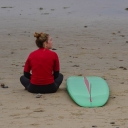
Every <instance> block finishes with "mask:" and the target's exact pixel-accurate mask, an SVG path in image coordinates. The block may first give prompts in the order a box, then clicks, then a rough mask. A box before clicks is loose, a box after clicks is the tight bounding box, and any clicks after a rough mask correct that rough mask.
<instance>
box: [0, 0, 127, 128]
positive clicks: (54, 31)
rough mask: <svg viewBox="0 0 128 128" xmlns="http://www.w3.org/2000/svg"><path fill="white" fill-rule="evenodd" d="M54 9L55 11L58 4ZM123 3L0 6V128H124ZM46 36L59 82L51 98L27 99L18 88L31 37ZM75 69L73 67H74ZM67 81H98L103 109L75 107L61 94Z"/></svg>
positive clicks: (15, 3) (6, 3) (29, 95)
mask: <svg viewBox="0 0 128 128" xmlns="http://www.w3.org/2000/svg"><path fill="white" fill-rule="evenodd" d="M56 3H58V4H59V6H57V4H56ZM126 3H127V1H126V0H123V2H122V1H121V3H120V1H119V0H118V1H115V0H114V1H112V2H111V1H110V0H108V1H107V2H105V1H104V2H103V1H101V0H97V1H86V2H85V1H84V0H81V2H80V1H78V0H74V1H73V0H70V1H68V0H66V1H62V0H61V1H60V2H59V1H58V0H55V1H54V2H53V1H50V3H49V2H46V1H45V3H43V2H41V0H39V1H38V2H36V1H35V0H32V1H27V2H23V1H20V0H17V1H16V0H14V1H13V2H12V1H9V0H5V1H3V2H0V19H1V20H0V67H1V68H0V83H4V84H5V85H6V86H8V87H9V88H0V108H1V112H0V127H1V128H8V127H9V128H14V127H16V128H24V127H27V128H34V127H36V128H42V127H44V128H49V127H53V128H60V127H62V128H91V127H97V128H103V127H104V128H108V127H109V128H127V126H128V116H127V111H128V103H127V97H128V77H127V76H128V70H127V69H128V55H127V54H128V50H127V49H128V22H127V21H128V18H127V17H128V16H127V15H128V11H127V10H125V8H127V5H126ZM35 31H37V32H40V31H43V32H46V33H49V34H50V35H51V36H52V38H53V42H54V46H53V47H54V48H55V49H56V50H55V51H56V52H57V53H58V55H59V58H60V64H61V73H62V74H63V75H64V81H63V83H62V85H61V86H60V89H59V90H58V91H57V93H55V94H43V95H42V97H41V98H36V94H32V93H28V92H27V91H26V90H24V88H23V87H22V85H21V84H20V82H19V78H20V76H21V75H22V74H23V65H24V62H25V60H26V58H27V56H28V54H29V53H30V52H31V51H32V50H35V49H37V47H36V45H35V43H34V41H35V38H34V37H33V34H34V32H35ZM74 65H77V67H76V66H74ZM72 75H83V76H100V77H102V78H104V79H105V80H106V81H107V83H108V85H109V88H110V98H109V100H108V102H107V104H105V106H103V107H99V108H82V107H79V106H77V105H76V104H75V103H74V102H73V101H72V100H71V98H70V97H69V95H68V93H67V91H66V79H67V78H68V77H69V76H72Z"/></svg>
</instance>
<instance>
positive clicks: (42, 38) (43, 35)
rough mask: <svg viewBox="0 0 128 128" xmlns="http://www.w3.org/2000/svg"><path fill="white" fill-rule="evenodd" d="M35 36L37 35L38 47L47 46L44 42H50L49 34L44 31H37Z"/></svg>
mask: <svg viewBox="0 0 128 128" xmlns="http://www.w3.org/2000/svg"><path fill="white" fill-rule="evenodd" d="M34 37H36V41H35V42H36V45H37V47H39V48H43V47H45V46H44V45H45V44H44V42H48V37H49V34H47V33H43V32H41V33H37V32H35V34H34Z"/></svg>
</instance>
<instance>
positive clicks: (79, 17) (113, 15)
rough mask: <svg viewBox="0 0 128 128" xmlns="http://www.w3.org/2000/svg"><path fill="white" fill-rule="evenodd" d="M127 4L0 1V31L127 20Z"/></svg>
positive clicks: (126, 0) (118, 0) (117, 0)
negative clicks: (15, 28)
mask: <svg viewBox="0 0 128 128" xmlns="http://www.w3.org/2000/svg"><path fill="white" fill-rule="evenodd" d="M125 8H128V0H0V29H9V28H14V27H17V28H19V29H22V28H23V27H25V28H33V29H35V28H37V27H38V28H39V27H47V26H49V27H51V28H54V27H60V28H61V27H62V28H63V26H67V28H68V27H69V26H72V27H73V26H75V24H77V25H78V26H79V25H80V26H84V25H85V24H89V23H91V22H96V21H115V22H117V21H122V20H123V21H124V22H127V20H128V11H127V10H125Z"/></svg>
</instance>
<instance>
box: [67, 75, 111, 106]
mask: <svg viewBox="0 0 128 128" xmlns="http://www.w3.org/2000/svg"><path fill="white" fill-rule="evenodd" d="M66 88H67V91H68V93H69V95H70V97H71V98H72V99H73V101H74V102H75V103H76V104H78V105H79V106H81V107H100V106H103V105H105V103H106V102H107V101H108V98H109V87H108V84H107V82H106V81H105V80H104V79H103V78H101V77H97V76H87V77H83V76H71V77H69V78H68V79H67V83H66Z"/></svg>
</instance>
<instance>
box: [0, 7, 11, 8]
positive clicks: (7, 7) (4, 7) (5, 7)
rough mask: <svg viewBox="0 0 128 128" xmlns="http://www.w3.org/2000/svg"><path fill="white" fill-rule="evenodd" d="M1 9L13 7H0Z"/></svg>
mask: <svg viewBox="0 0 128 128" xmlns="http://www.w3.org/2000/svg"><path fill="white" fill-rule="evenodd" d="M1 8H13V7H1Z"/></svg>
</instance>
